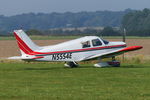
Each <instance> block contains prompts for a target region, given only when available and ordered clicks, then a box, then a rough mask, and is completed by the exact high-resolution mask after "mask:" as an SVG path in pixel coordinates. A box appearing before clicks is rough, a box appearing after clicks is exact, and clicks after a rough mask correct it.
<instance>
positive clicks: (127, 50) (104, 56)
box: [84, 46, 143, 60]
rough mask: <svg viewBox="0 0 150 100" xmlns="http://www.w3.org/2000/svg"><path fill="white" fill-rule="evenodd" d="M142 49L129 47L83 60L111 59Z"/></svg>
mask: <svg viewBox="0 0 150 100" xmlns="http://www.w3.org/2000/svg"><path fill="white" fill-rule="evenodd" d="M142 48H143V47H142V46H130V47H126V48H122V49H118V50H114V51H111V52H106V53H101V54H97V55H93V56H90V57H87V58H85V59H84V60H90V59H95V58H98V57H101V58H107V57H113V56H117V55H120V54H123V53H126V52H129V51H135V50H138V49H142Z"/></svg>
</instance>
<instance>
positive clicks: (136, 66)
mask: <svg viewBox="0 0 150 100" xmlns="http://www.w3.org/2000/svg"><path fill="white" fill-rule="evenodd" d="M106 68H125V69H126V68H150V67H149V66H148V65H141V66H140V65H132V64H131V65H123V66H121V67H103V68H102V69H106ZM56 69H57V70H61V69H69V70H70V68H68V67H44V68H42V67H37V68H35V67H34V68H33V67H28V68H24V70H56ZM72 69H95V67H93V66H80V67H75V68H72ZM96 69H99V68H96ZM99 70H101V68H100V69H99Z"/></svg>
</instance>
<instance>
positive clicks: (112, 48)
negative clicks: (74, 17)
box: [9, 30, 142, 66]
mask: <svg viewBox="0 0 150 100" xmlns="http://www.w3.org/2000/svg"><path fill="white" fill-rule="evenodd" d="M14 35H15V37H16V40H17V44H18V46H19V49H20V51H21V56H19V57H10V58H9V59H22V60H27V61H33V60H34V61H64V62H68V63H69V66H74V65H77V64H76V63H75V62H78V61H85V60H90V59H95V58H100V59H102V58H105V57H114V56H117V55H120V54H122V53H125V52H129V51H133V50H138V49H141V48H142V46H131V47H126V43H124V42H108V41H106V40H103V39H102V38H100V37H98V36H85V37H81V38H78V39H74V40H70V41H67V42H63V43H59V44H56V45H50V46H37V45H36V44H34V42H32V40H31V39H30V38H29V37H28V36H27V35H26V33H25V32H24V31H23V30H15V31H14ZM70 62H71V63H70ZM72 62H73V65H72Z"/></svg>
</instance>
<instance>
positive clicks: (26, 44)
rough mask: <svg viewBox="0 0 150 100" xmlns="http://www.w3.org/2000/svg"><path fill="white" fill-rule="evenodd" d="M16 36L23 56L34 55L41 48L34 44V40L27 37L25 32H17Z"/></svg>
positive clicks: (15, 32)
mask: <svg viewBox="0 0 150 100" xmlns="http://www.w3.org/2000/svg"><path fill="white" fill-rule="evenodd" d="M14 35H15V37H16V40H17V43H18V46H19V48H20V51H21V54H22V55H23V54H29V53H32V52H33V51H34V50H37V49H38V48H39V47H38V46H37V45H36V44H34V43H33V42H32V40H31V39H30V38H29V37H28V36H27V35H26V33H25V32H24V31H23V30H15V31H14Z"/></svg>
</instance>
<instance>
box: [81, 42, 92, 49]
mask: <svg viewBox="0 0 150 100" xmlns="http://www.w3.org/2000/svg"><path fill="white" fill-rule="evenodd" d="M88 47H91V45H90V41H86V42H82V48H88Z"/></svg>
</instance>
